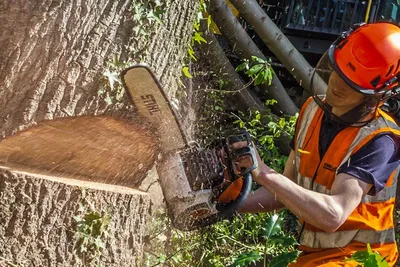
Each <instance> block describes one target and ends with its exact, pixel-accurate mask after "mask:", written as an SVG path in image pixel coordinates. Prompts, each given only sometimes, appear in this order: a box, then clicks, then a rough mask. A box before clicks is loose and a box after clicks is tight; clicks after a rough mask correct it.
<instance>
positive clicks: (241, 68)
mask: <svg viewBox="0 0 400 267" xmlns="http://www.w3.org/2000/svg"><path fill="white" fill-rule="evenodd" d="M247 68H248V64H247V63H246V62H243V63H242V64H240V65H239V66H237V67H236V69H235V71H242V70H244V69H247Z"/></svg>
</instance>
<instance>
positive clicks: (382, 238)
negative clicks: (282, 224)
mask: <svg viewBox="0 0 400 267" xmlns="http://www.w3.org/2000/svg"><path fill="white" fill-rule="evenodd" d="M322 116H323V111H322V110H321V109H320V108H319V107H318V105H317V104H316V103H315V102H314V101H310V100H308V102H306V104H305V105H304V107H303V110H302V112H301V113H300V117H299V127H298V128H297V133H296V134H297V135H296V139H295V152H296V153H295V154H296V160H295V164H296V169H297V170H298V172H297V173H298V174H297V177H296V178H297V183H298V184H299V185H300V186H302V187H304V188H306V189H309V190H313V191H315V192H319V193H323V194H328V195H330V194H331V186H332V183H333V181H334V179H335V176H336V171H337V170H338V169H339V167H340V166H341V165H342V164H350V161H349V160H350V159H351V155H353V154H354V153H355V152H356V151H358V150H359V149H360V148H361V147H362V146H363V145H365V144H366V143H367V142H368V141H369V140H371V139H372V138H373V137H374V136H376V135H377V134H380V133H394V134H396V135H400V130H399V127H398V126H397V125H396V124H395V123H394V121H393V120H392V119H391V118H388V117H387V115H385V114H384V113H381V112H380V114H379V117H377V118H376V119H375V120H374V121H373V122H371V123H370V124H368V125H367V126H364V127H361V128H356V127H348V128H346V129H345V130H343V131H342V132H340V133H338V135H337V136H339V138H338V139H337V140H334V141H332V143H331V145H330V147H329V148H328V150H327V152H326V154H325V156H324V158H323V159H320V158H319V152H318V143H317V140H318V138H319V129H320V126H321V120H322ZM335 138H336V137H335ZM306 139H307V140H306ZM339 139H340V140H339ZM341 139H343V142H341ZM309 154H312V155H309ZM315 154H317V155H315ZM302 158H303V159H304V160H305V159H307V161H303V162H301V159H302ZM303 164H307V165H304V166H303ZM310 169H312V171H310ZM397 175H398V170H396V171H395V172H394V173H392V175H391V177H390V179H389V180H390V183H389V181H388V183H387V185H386V187H385V188H384V189H383V190H381V191H380V192H379V193H378V194H377V195H375V196H369V195H367V196H365V197H364V198H363V200H362V202H361V203H360V205H359V206H358V207H357V208H356V209H355V210H354V211H353V213H352V214H351V215H350V216H349V218H348V219H347V220H346V221H345V222H344V224H343V225H342V226H341V227H339V229H338V230H337V231H336V232H334V233H326V232H324V231H322V230H320V229H317V228H315V227H314V226H312V225H310V224H308V223H306V224H305V227H304V229H303V231H302V234H301V236H300V244H301V245H302V246H305V247H309V248H312V249H318V248H326V249H328V248H337V247H345V246H347V245H349V244H350V243H351V242H356V241H358V242H363V243H370V244H380V243H393V244H394V242H395V234H394V222H393V216H392V213H393V209H394V197H395V196H396V183H397ZM377 211H379V212H377ZM381 211H382V212H381ZM381 213H382V214H381Z"/></svg>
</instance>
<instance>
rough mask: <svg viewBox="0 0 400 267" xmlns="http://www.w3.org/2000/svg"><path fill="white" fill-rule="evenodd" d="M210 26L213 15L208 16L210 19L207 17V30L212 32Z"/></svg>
mask: <svg viewBox="0 0 400 267" xmlns="http://www.w3.org/2000/svg"><path fill="white" fill-rule="evenodd" d="M210 26H211V15H208V17H207V30H210Z"/></svg>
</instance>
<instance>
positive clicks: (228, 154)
mask: <svg viewBox="0 0 400 267" xmlns="http://www.w3.org/2000/svg"><path fill="white" fill-rule="evenodd" d="M122 80H123V84H124V86H125V88H126V89H127V91H129V93H130V95H131V97H132V99H133V101H134V103H135V105H136V107H137V110H138V112H139V113H140V115H141V116H143V117H144V118H145V120H146V121H147V122H149V123H151V124H152V125H153V127H154V126H155V128H157V129H158V131H159V136H160V139H159V142H160V144H159V146H160V148H161V151H162V152H161V155H160V157H159V160H158V161H157V166H156V167H157V172H158V175H159V182H160V185H161V188H162V191H163V194H164V198H165V201H166V204H167V207H168V213H169V216H170V217H171V219H172V222H173V225H174V226H175V227H176V228H178V229H181V230H194V229H198V228H201V227H204V226H207V225H210V224H212V223H215V222H217V221H220V220H222V219H225V218H229V217H231V216H232V215H233V214H234V212H235V211H236V210H237V209H239V208H240V206H241V204H242V203H243V201H244V200H245V199H246V197H247V195H248V194H249V192H250V190H251V184H252V181H251V174H250V172H251V171H252V170H253V169H254V168H256V167H257V161H256V157H255V153H254V148H253V144H252V142H251V140H250V136H249V134H248V133H247V132H245V131H240V132H238V133H235V134H233V135H230V136H228V137H226V138H224V139H222V140H218V141H216V142H215V145H214V146H213V147H212V148H210V149H206V150H198V149H195V148H190V147H189V146H188V145H187V142H186V140H185V138H184V135H183V134H182V131H181V128H180V126H179V123H178V121H177V119H176V116H175V114H174V112H173V110H172V109H171V108H170V105H169V102H168V100H167V98H166V96H165V95H164V93H163V90H162V88H161V86H160V85H159V83H158V81H157V79H156V78H155V76H154V74H153V73H152V72H151V71H150V70H149V69H148V68H147V67H146V66H141V65H139V66H134V67H131V68H129V69H127V70H125V71H124V72H123V73H122ZM239 141H243V142H246V145H245V146H244V147H243V148H240V149H233V148H232V144H233V143H235V142H239ZM243 144H245V143H243ZM239 157H247V158H249V159H250V160H251V164H250V165H247V168H238V165H237V163H236V161H237V159H238V158H239Z"/></svg>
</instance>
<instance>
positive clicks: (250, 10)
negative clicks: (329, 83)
mask: <svg viewBox="0 0 400 267" xmlns="http://www.w3.org/2000/svg"><path fill="white" fill-rule="evenodd" d="M231 2H232V4H233V5H234V6H235V7H236V8H237V9H238V10H239V12H240V15H241V16H242V17H243V18H244V19H245V20H246V21H247V22H248V23H249V24H250V25H251V26H253V28H254V30H255V31H256V33H257V34H258V36H260V38H261V39H262V40H263V42H264V43H265V45H267V47H268V48H269V49H270V50H271V51H272V52H273V53H274V54H275V56H276V57H277V58H278V59H279V60H280V61H281V62H282V64H283V65H284V66H285V68H286V69H287V70H288V71H289V72H290V73H291V74H292V75H293V77H294V78H295V79H296V80H297V82H298V83H299V85H300V86H302V87H303V88H304V89H305V90H306V92H307V93H308V94H310V95H312V94H313V92H311V89H310V83H311V76H312V73H313V67H312V66H311V65H310V64H309V63H308V62H307V61H306V60H305V59H304V57H303V55H302V54H300V52H299V51H297V49H296V48H295V47H294V46H293V45H292V44H291V43H290V41H289V40H288V39H287V37H286V36H285V35H284V34H283V33H282V32H281V30H280V29H279V28H278V27H277V26H276V25H275V23H274V22H273V21H272V20H271V19H270V18H269V17H268V15H267V14H266V13H265V12H264V10H263V9H262V8H261V7H260V5H259V4H258V3H257V2H256V1H254V0H248V1H237V0H232V1H231ZM313 85H314V89H315V90H316V92H317V93H318V94H324V93H325V91H326V84H325V82H324V81H323V80H322V79H319V76H318V75H314V84H313Z"/></svg>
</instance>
